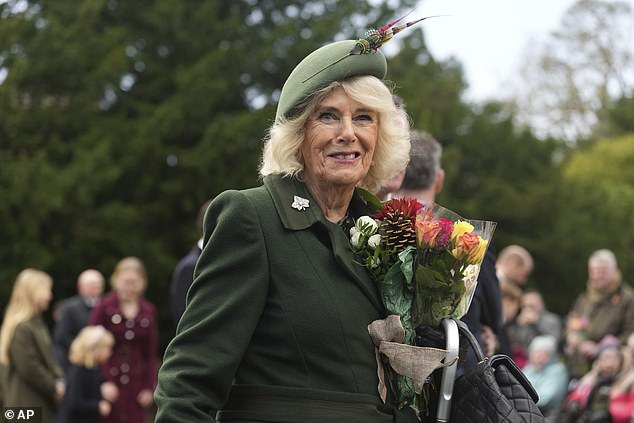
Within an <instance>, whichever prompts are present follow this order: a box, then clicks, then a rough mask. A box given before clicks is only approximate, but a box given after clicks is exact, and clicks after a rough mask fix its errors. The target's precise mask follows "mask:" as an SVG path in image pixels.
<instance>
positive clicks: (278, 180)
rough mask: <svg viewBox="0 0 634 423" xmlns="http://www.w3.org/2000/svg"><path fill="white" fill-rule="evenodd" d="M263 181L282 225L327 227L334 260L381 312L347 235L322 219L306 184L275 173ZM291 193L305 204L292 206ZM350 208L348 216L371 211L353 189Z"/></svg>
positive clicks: (376, 294)
mask: <svg viewBox="0 0 634 423" xmlns="http://www.w3.org/2000/svg"><path fill="white" fill-rule="evenodd" d="M264 185H265V187H266V188H267V190H268V191H269V193H270V194H271V197H272V198H273V203H274V204H275V208H276V209H277V213H278V215H279V217H280V220H281V222H282V224H283V225H284V227H285V228H286V229H289V230H294V231H300V230H305V229H308V228H310V227H311V226H313V225H315V224H319V225H321V226H323V227H324V228H325V229H326V230H327V232H328V235H329V236H330V242H331V244H332V251H333V253H334V255H335V258H336V260H337V262H338V263H339V265H340V266H341V267H343V268H344V270H345V271H346V272H347V273H348V274H349V275H350V276H351V277H352V278H353V279H354V280H355V282H357V284H358V285H359V287H360V288H361V289H362V290H363V292H364V293H365V295H366V296H367V297H368V298H369V299H370V301H371V302H372V304H373V305H374V306H375V307H376V309H377V310H378V311H379V312H380V313H382V314H383V313H384V312H385V308H384V307H383V304H382V302H381V299H380V297H379V293H378V290H377V288H376V286H375V284H374V282H373V281H372V280H371V279H370V276H369V274H368V272H367V270H366V269H365V268H364V267H363V266H362V265H360V264H359V263H358V262H357V259H356V258H355V256H354V254H353V252H352V250H351V248H350V240H349V239H348V235H347V234H346V233H345V232H344V230H343V229H342V228H341V227H340V226H339V225H337V224H334V223H332V222H329V221H327V220H326V218H325V217H324V215H323V213H322V211H321V209H320V208H319V206H317V203H316V202H315V201H314V199H313V197H312V195H310V192H309V191H308V188H307V187H306V185H305V184H304V183H302V182H300V181H298V180H297V179H295V178H291V177H281V176H279V175H268V176H265V177H264ZM295 196H297V197H300V198H302V199H306V200H308V207H306V208H304V209H303V210H299V209H298V208H294V207H293V203H294V199H295ZM350 212H351V213H352V217H355V218H357V217H359V216H361V215H363V214H372V209H371V208H370V207H369V206H367V205H366V204H365V202H364V201H363V200H362V199H361V198H360V197H359V196H358V195H357V194H356V193H355V195H354V196H353V198H352V203H351V205H350Z"/></svg>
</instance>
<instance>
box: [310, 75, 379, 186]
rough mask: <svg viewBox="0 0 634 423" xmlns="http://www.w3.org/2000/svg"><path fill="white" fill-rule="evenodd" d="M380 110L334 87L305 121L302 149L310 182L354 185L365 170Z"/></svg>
mask: <svg viewBox="0 0 634 423" xmlns="http://www.w3.org/2000/svg"><path fill="white" fill-rule="evenodd" d="M378 119H379V114H378V112H376V111H374V110H371V109H370V108H368V107H366V106H364V105H362V104H361V103H358V102H356V101H354V100H352V99H351V98H350V97H348V95H347V94H346V92H345V91H344V90H343V88H341V87H337V88H334V89H333V90H332V91H331V92H330V93H329V94H328V95H327V96H326V97H325V98H324V99H323V100H322V101H321V102H320V103H319V104H318V105H317V108H316V109H315V112H314V113H313V114H312V115H311V116H310V117H309V118H308V122H307V123H306V135H305V138H304V142H303V144H302V148H301V152H302V156H303V158H304V163H305V175H306V180H307V182H308V183H309V184H312V185H313V186H314V185H315V184H316V185H318V186H319V187H322V188H327V187H329V186H351V187H354V186H356V185H357V184H358V183H359V182H360V181H361V180H362V179H363V178H364V177H365V176H366V175H367V173H368V170H369V169H370V164H371V163H372V158H373V156H374V149H375V147H376V143H377V138H378V132H379V122H378Z"/></svg>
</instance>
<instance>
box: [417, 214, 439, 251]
mask: <svg viewBox="0 0 634 423" xmlns="http://www.w3.org/2000/svg"><path fill="white" fill-rule="evenodd" d="M440 229H441V228H440V225H439V224H438V222H436V221H435V220H430V219H428V220H423V219H419V218H417V219H416V238H417V240H418V245H421V246H428V247H431V248H434V247H435V246H436V237H437V236H438V234H439V233H440Z"/></svg>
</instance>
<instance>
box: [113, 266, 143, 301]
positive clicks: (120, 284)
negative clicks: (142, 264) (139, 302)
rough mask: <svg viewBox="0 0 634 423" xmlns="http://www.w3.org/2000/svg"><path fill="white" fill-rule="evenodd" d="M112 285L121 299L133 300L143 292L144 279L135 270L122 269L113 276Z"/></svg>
mask: <svg viewBox="0 0 634 423" xmlns="http://www.w3.org/2000/svg"><path fill="white" fill-rule="evenodd" d="M113 285H114V289H115V290H116V291H117V295H118V296H119V298H120V299H121V300H124V301H125V300H135V299H137V298H139V297H140V296H141V294H142V293H143V288H145V280H144V279H143V277H142V276H141V274H140V273H139V272H137V271H136V270H122V271H120V272H119V273H118V274H117V275H116V277H115V278H114V284H113Z"/></svg>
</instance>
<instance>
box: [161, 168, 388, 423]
mask: <svg viewBox="0 0 634 423" xmlns="http://www.w3.org/2000/svg"><path fill="white" fill-rule="evenodd" d="M294 196H299V197H302V198H305V199H308V200H309V207H308V208H306V209H305V210H303V211H302V210H297V209H295V208H293V207H291V204H292V203H293V201H294ZM362 206H364V205H363V203H362V201H361V200H360V199H358V198H357V197H356V196H355V199H353V205H352V206H351V209H352V208H356V209H357V210H359V209H361V208H363V207H362ZM368 212H369V211H366V213H364V214H367V213H368ZM204 243H205V245H204V248H203V251H202V254H201V257H200V259H199V261H198V264H197V266H196V271H195V278H194V282H193V284H192V287H191V289H190V291H189V294H188V303H187V308H186V311H185V313H184V315H183V318H182V320H181V321H180V324H179V326H178V330H177V334H176V337H175V338H174V339H173V340H172V342H171V343H170V344H169V346H168V348H167V351H166V353H165V359H164V362H163V365H162V367H161V369H160V372H159V383H158V387H157V390H156V394H155V399H156V402H157V405H158V412H157V418H156V422H160V423H166V422H191V423H195V422H208V421H210V420H209V415H212V416H213V415H215V413H216V411H217V410H222V411H220V413H219V415H218V420H219V421H241V422H246V421H266V422H337V421H341V422H349V423H354V422H359V423H361V422H364V423H372V422H391V421H392V419H393V417H392V415H391V414H390V413H391V410H388V411H385V412H383V411H379V410H378V409H377V407H381V405H380V399H379V397H378V393H377V383H378V378H377V364H376V359H375V353H374V345H373V344H372V340H371V339H370V336H369V335H368V330H367V326H368V324H369V323H371V322H372V321H374V320H375V319H380V318H383V317H385V316H384V314H385V311H384V308H383V306H382V304H381V300H380V298H379V295H378V292H377V290H376V287H375V286H374V284H373V282H372V281H371V280H370V279H369V276H368V274H367V272H366V270H365V269H364V268H363V267H362V266H360V265H358V264H356V263H355V260H354V257H353V255H352V253H351V250H350V247H349V241H348V235H347V234H345V233H344V231H343V230H342V228H341V227H340V226H339V225H336V224H332V223H330V222H328V221H327V220H326V219H325V218H324V217H323V214H322V213H321V211H320V210H319V208H318V206H317V203H316V202H315V201H314V200H313V199H312V197H311V196H310V194H309V193H308V191H307V189H306V187H305V185H304V184H302V183H300V182H297V181H296V180H293V179H290V178H284V179H282V178H280V177H278V176H268V177H266V178H265V179H264V186H262V187H259V188H254V189H250V190H245V191H227V192H225V193H223V194H221V195H219V196H218V197H217V198H216V199H215V200H214V201H213V202H212V204H211V206H210V208H209V210H208V212H207V215H206V217H205V237H204Z"/></svg>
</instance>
